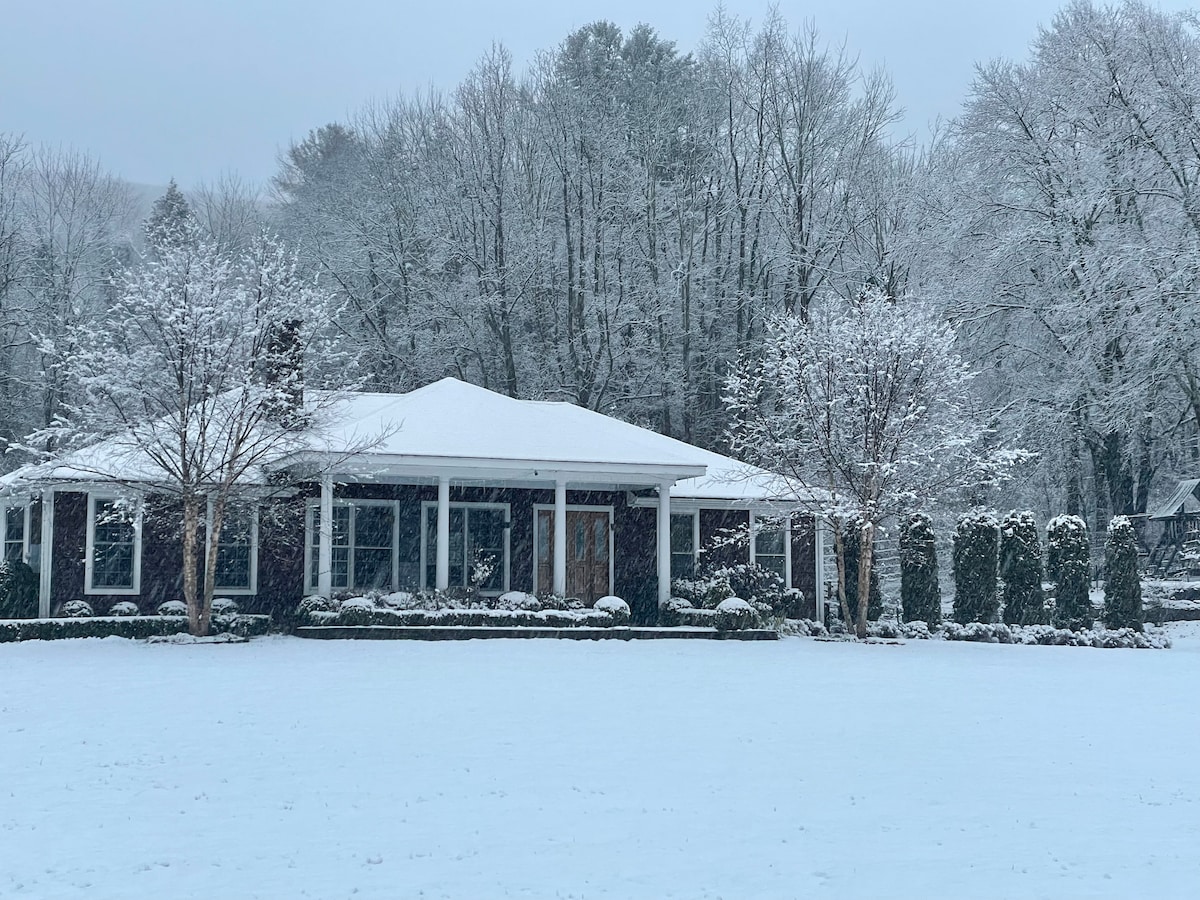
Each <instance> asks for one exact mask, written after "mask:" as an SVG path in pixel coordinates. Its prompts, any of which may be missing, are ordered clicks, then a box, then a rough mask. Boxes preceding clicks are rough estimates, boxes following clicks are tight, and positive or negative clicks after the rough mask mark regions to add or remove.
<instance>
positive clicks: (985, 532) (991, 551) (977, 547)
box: [954, 509, 1000, 624]
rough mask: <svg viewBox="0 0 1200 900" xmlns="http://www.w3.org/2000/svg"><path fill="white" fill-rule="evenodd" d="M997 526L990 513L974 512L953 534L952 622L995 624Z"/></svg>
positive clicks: (998, 603)
mask: <svg viewBox="0 0 1200 900" xmlns="http://www.w3.org/2000/svg"><path fill="white" fill-rule="evenodd" d="M999 531H1000V525H999V523H998V522H997V521H996V517H995V515H994V514H993V513H992V512H991V510H986V509H974V510H971V511H970V512H968V513H966V514H965V515H963V517H962V518H961V519H959V520H958V527H957V528H955V530H954V621H956V622H959V623H964V624H965V623H967V622H995V621H996V620H997V618H998V617H999V616H998V614H999V612H1000V599H999V597H998V596H997V593H996V567H997V555H998V546H997V543H998V541H997V539H998V536H999Z"/></svg>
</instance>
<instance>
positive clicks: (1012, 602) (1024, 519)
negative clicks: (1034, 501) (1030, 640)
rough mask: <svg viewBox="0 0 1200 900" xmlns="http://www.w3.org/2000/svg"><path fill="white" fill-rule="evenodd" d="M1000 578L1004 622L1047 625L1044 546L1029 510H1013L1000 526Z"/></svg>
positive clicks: (1009, 623)
mask: <svg viewBox="0 0 1200 900" xmlns="http://www.w3.org/2000/svg"><path fill="white" fill-rule="evenodd" d="M1000 577H1001V578H1003V579H1004V622H1005V623H1006V624H1008V625H1041V624H1044V623H1045V622H1046V599H1045V595H1044V592H1043V591H1042V546H1041V543H1040V542H1039V540H1038V527H1037V522H1036V521H1035V520H1034V518H1033V513H1032V512H1029V511H1028V510H1026V511H1024V512H1018V511H1017V510H1015V509H1014V510H1013V511H1012V512H1010V513H1009V514H1008V515H1007V516H1005V517H1004V521H1003V522H1002V523H1001V525H1000Z"/></svg>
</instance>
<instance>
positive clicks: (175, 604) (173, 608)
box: [156, 600, 188, 616]
mask: <svg viewBox="0 0 1200 900" xmlns="http://www.w3.org/2000/svg"><path fill="white" fill-rule="evenodd" d="M156 612H157V613H158V614H159V615H160V616H186V615H187V614H188V611H187V604H186V603H184V602H183V601H182V600H164V601H163V602H162V603H160V604H158V609H157V610H156Z"/></svg>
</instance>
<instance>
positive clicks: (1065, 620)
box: [1046, 516, 1095, 630]
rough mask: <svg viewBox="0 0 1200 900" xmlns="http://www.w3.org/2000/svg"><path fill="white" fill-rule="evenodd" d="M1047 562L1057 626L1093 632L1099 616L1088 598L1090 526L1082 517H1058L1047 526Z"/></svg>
mask: <svg viewBox="0 0 1200 900" xmlns="http://www.w3.org/2000/svg"><path fill="white" fill-rule="evenodd" d="M1046 544H1047V546H1046V561H1047V566H1046V568H1047V572H1046V574H1047V575H1049V577H1050V580H1051V581H1053V582H1054V624H1055V625H1056V626H1058V627H1059V628H1070V629H1073V630H1078V629H1081V628H1091V627H1092V622H1093V621H1094V619H1095V615H1094V613H1093V610H1092V603H1091V600H1090V599H1089V598H1088V588H1089V586H1090V584H1089V581H1090V580H1089V578H1088V563H1089V557H1090V554H1089V552H1088V533H1087V523H1086V522H1084V521H1083V519H1081V518H1079V516H1055V517H1054V518H1053V519H1051V520H1050V523H1049V524H1048V525H1047V526H1046Z"/></svg>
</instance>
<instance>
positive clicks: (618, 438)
mask: <svg viewBox="0 0 1200 900" xmlns="http://www.w3.org/2000/svg"><path fill="white" fill-rule="evenodd" d="M328 396H329V395H321V394H317V393H316V392H313V395H312V397H313V398H314V399H316V398H324V399H328ZM317 402H318V405H319V400H318V401H317ZM321 420H322V424H321V426H320V428H319V429H317V430H314V431H312V432H310V433H307V434H302V435H299V437H300V441H299V445H300V446H299V447H293V448H289V452H287V453H281V454H280V457H279V458H278V459H277V460H276V461H275V462H274V463H273V464H272V467H283V466H286V465H288V464H289V463H291V462H294V461H297V460H299V459H300V458H301V457H302V456H303V455H305V454H313V453H315V454H318V455H322V454H335V455H336V454H343V455H344V454H346V453H347V451H348V449H349V448H354V447H360V446H361V447H364V449H363V450H362V451H361V452H359V453H355V454H353V455H354V457H355V458H356V459H363V460H380V459H384V458H386V459H388V460H390V461H391V465H392V467H393V469H395V468H396V467H397V466H399V467H402V466H403V465H404V464H411V465H413V466H417V465H420V464H422V463H423V462H424V463H431V462H436V461H438V460H457V461H460V462H461V461H466V462H468V463H470V464H471V465H472V466H477V467H478V468H479V469H480V470H481V471H480V475H481V477H486V470H487V469H488V468H495V469H501V468H512V467H514V466H525V467H532V468H534V469H536V468H539V467H540V468H544V469H546V470H548V471H554V470H555V469H563V470H568V471H569V470H571V469H572V467H603V466H611V467H619V468H620V469H621V470H623V471H636V470H638V469H645V470H647V475H649V474H651V473H668V474H670V475H672V476H673V477H677V478H683V479H684V480H680V481H678V482H677V483H676V484H675V485H674V487H673V488H672V490H671V496H672V497H679V498H688V499H716V500H726V501H753V500H765V499H777V498H779V497H780V496H781V493H782V491H781V487H782V486H784V485H785V484H786V483H785V482H784V481H783V480H782V479H780V478H779V477H778V476H776V475H773V474H772V473H769V472H766V471H764V470H763V469H758V468H755V467H753V466H749V465H746V464H744V463H741V462H738V461H737V460H735V459H731V458H730V457H727V456H722V455H720V454H719V453H713V452H711V451H708V450H702V449H700V448H699V447H694V446H692V445H691V444H686V443H684V442H683V441H678V440H675V439H674V438H669V437H666V436H664V435H661V434H657V433H656V432H653V431H650V430H649V429H646V428H640V427H638V426H636V425H631V424H629V423H628V422H622V421H621V420H619V419H615V418H612V417H611V416H606V415H603V414H601V413H597V412H593V411H591V410H588V409H584V408H583V407H580V406H575V405H574V404H571V403H563V402H552V401H541V400H517V399H514V398H512V397H507V396H504V395H502V394H498V393H496V392H494V391H490V390H487V389H486V388H481V387H478V386H477V385H472V384H468V383H466V382H463V381H459V380H458V379H456V378H443V379H442V380H441V381H437V382H434V383H433V384H430V385H427V386H425V387H422V388H418V389H416V390H414V391H410V392H408V393H406V394H378V393H347V394H346V395H345V396H344V397H337V398H334V400H333V402H332V403H331V404H330V406H329V408H328V409H327V410H325V411H323V412H322V414H321ZM155 471H156V469H155V466H154V465H153V464H152V463H151V462H150V461H149V460H148V459H147V458H146V457H145V456H144V454H141V453H139V452H138V451H136V449H134V448H131V447H129V446H128V445H123V444H121V443H120V442H119V441H117V440H107V441H101V442H99V443H97V444H95V445H93V446H91V447H88V448H84V449H82V450H77V451H75V452H73V453H71V454H68V455H67V456H65V457H63V458H62V459H61V460H59V461H57V462H52V463H44V464H41V465H38V466H26V467H24V468H23V469H18V470H17V471H16V472H14V473H10V474H9V475H7V476H4V477H3V478H2V479H0V488H2V487H4V486H14V485H15V484H17V483H19V482H21V481H31V480H35V479H38V480H46V481H92V480H97V479H101V480H104V479H105V478H109V479H115V480H121V481H148V482H152V481H154V480H156V479H155V476H154V472H155ZM698 471H703V473H704V474H702V475H699V476H696V477H690V478H688V477H685V476H688V475H694V473H696V472H698Z"/></svg>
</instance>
